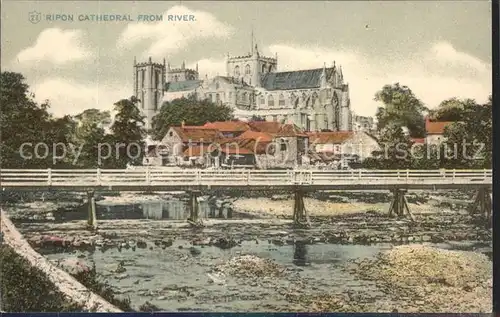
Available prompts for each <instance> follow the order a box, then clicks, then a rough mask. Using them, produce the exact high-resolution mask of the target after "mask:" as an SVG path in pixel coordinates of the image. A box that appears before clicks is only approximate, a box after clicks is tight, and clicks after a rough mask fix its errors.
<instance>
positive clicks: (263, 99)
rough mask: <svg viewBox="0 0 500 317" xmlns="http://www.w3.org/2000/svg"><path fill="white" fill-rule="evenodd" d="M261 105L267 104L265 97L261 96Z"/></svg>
mask: <svg viewBox="0 0 500 317" xmlns="http://www.w3.org/2000/svg"><path fill="white" fill-rule="evenodd" d="M259 103H260V104H261V105H265V104H266V98H265V97H264V96H260V101H259Z"/></svg>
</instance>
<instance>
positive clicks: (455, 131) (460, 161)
mask: <svg viewBox="0 0 500 317" xmlns="http://www.w3.org/2000/svg"><path fill="white" fill-rule="evenodd" d="M460 118H461V120H460V121H459V122H455V123H453V124H452V125H451V126H448V127H447V128H446V129H445V132H444V137H445V138H446V143H445V144H446V145H447V147H448V149H449V150H450V151H451V152H452V153H450V154H451V155H448V157H449V158H448V159H447V160H446V167H448V168H491V166H492V154H493V139H492V137H493V134H492V132H493V120H492V119H493V117H492V99H491V96H490V97H489V100H488V102H487V103H486V104H483V105H481V104H477V103H476V102H475V101H474V100H471V99H467V100H466V102H463V110H462V112H461V114H460Z"/></svg>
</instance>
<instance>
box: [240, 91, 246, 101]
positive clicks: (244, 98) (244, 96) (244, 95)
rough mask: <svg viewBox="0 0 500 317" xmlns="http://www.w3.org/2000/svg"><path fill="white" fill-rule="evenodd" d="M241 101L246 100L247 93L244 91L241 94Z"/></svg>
mask: <svg viewBox="0 0 500 317" xmlns="http://www.w3.org/2000/svg"><path fill="white" fill-rule="evenodd" d="M241 101H242V102H247V101H248V100H247V93H246V92H244V93H242V94H241Z"/></svg>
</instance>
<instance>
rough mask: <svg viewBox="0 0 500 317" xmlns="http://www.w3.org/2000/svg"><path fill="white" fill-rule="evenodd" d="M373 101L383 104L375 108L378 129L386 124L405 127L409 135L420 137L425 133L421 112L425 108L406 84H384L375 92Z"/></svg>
mask: <svg viewBox="0 0 500 317" xmlns="http://www.w3.org/2000/svg"><path fill="white" fill-rule="evenodd" d="M374 100H375V101H380V102H382V103H383V104H384V106H383V107H379V108H378V110H377V114H376V116H377V121H378V125H377V128H378V130H379V131H380V130H382V129H384V128H385V127H386V126H387V125H388V124H394V125H396V126H399V127H403V126H405V127H407V128H408V130H409V133H410V136H411V137H413V138H422V137H424V135H425V122H424V116H423V112H424V111H426V110H427V109H426V108H425V107H424V105H423V103H422V102H421V101H420V100H419V99H418V98H417V97H415V95H414V94H413V92H412V91H411V90H410V88H408V87H407V86H401V85H400V84H399V83H396V84H394V85H385V86H384V87H383V88H382V90H380V91H378V92H377V93H376V94H375V98H374Z"/></svg>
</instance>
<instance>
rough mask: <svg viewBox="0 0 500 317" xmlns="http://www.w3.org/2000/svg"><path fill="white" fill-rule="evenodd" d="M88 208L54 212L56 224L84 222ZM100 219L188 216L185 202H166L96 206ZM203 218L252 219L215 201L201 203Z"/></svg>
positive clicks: (171, 200) (201, 215)
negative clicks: (74, 221)
mask: <svg viewBox="0 0 500 317" xmlns="http://www.w3.org/2000/svg"><path fill="white" fill-rule="evenodd" d="M87 208H88V207H87V205H83V206H81V207H78V208H75V209H73V210H63V209H61V210H60V211H58V212H56V213H55V217H56V221H58V222H64V221H73V220H85V219H87V217H88V209H87ZM96 212H97V219H101V220H115V219H152V220H162V219H163V220H167V219H170V220H186V219H187V218H188V216H189V211H188V208H187V201H184V200H180V199H179V200H174V199H170V200H165V201H150V202H144V203H140V204H130V205H102V204H98V205H97V210H96ZM199 217H200V218H202V219H203V218H220V219H231V218H233V217H236V218H252V217H251V216H248V215H245V214H243V213H235V212H233V210H232V209H231V205H230V204H228V203H223V204H222V205H220V204H219V205H218V204H216V203H215V200H202V201H200V202H199Z"/></svg>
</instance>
